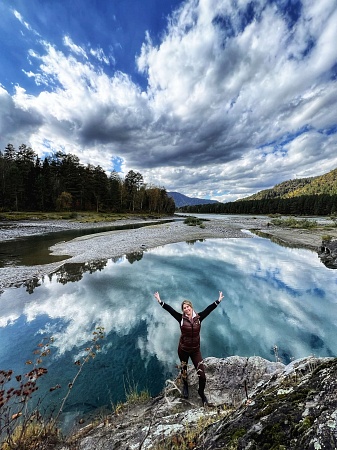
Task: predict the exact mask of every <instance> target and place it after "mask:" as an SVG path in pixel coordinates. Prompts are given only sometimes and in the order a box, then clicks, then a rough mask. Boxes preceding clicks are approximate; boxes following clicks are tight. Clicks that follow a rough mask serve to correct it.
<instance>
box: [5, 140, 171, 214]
mask: <svg viewBox="0 0 337 450" xmlns="http://www.w3.org/2000/svg"><path fill="white" fill-rule="evenodd" d="M0 180H1V186H0V211H1V210H2V211H9V210H14V211H55V210H59V211H63V210H68V211H105V210H106V211H112V212H126V211H132V212H155V213H167V214H172V213H173V212H174V210H175V204H174V201H173V200H172V199H171V198H170V197H168V195H167V192H166V190H165V188H162V187H155V186H147V185H146V184H145V183H144V180H143V176H142V175H141V174H140V173H139V172H134V171H133V170H130V171H129V172H128V173H127V175H126V176H125V178H124V179H122V178H121V177H120V176H119V175H118V173H117V172H111V173H110V175H109V176H108V175H107V174H106V173H105V171H104V170H103V169H102V167H100V166H96V167H95V166H92V165H90V164H88V165H87V166H84V165H82V164H81V163H80V160H79V158H78V157H77V156H75V155H71V154H68V155H67V154H65V153H57V154H55V155H53V156H48V157H46V158H44V159H40V158H39V157H38V156H37V154H36V153H35V152H34V150H33V149H32V148H30V147H27V146H26V145H24V144H22V145H20V147H19V149H18V150H16V149H15V148H14V146H13V145H11V144H8V145H7V146H6V148H5V149H4V151H3V152H2V151H0Z"/></svg>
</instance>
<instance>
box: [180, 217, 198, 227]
mask: <svg viewBox="0 0 337 450" xmlns="http://www.w3.org/2000/svg"><path fill="white" fill-rule="evenodd" d="M184 224H186V225H189V226H190V227H195V226H197V225H199V226H200V225H202V220H201V219H198V217H194V216H190V217H187V218H186V219H185V220H184Z"/></svg>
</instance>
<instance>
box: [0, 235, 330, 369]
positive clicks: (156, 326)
mask: <svg viewBox="0 0 337 450" xmlns="http://www.w3.org/2000/svg"><path fill="white" fill-rule="evenodd" d="M336 283H337V280H336V271H331V270H329V269H327V268H326V267H325V266H323V265H322V264H321V263H320V262H319V260H318V258H317V256H316V255H315V254H314V253H313V252H310V251H307V250H300V249H288V248H283V247H280V246H278V245H277V244H274V243H272V242H270V241H269V240H267V239H262V238H251V239H224V240H221V239H209V240H206V241H203V242H199V241H197V242H195V243H194V244H193V245H191V244H186V243H178V244H171V245H166V246H164V247H158V248H156V249H152V250H149V251H147V252H145V253H144V256H143V258H142V260H141V261H136V262H135V263H134V264H132V265H131V264H130V263H129V262H128V260H127V258H121V259H119V261H118V264H115V263H114V262H113V261H111V260H110V261H108V262H107V263H106V266H105V268H104V269H103V270H101V271H97V272H94V273H83V277H82V279H81V280H80V281H78V282H76V283H70V282H69V283H66V284H62V283H58V282H57V277H56V276H54V277H52V278H51V279H45V280H44V282H43V283H42V284H41V286H40V287H39V288H38V289H36V290H35V291H34V293H33V294H31V295H28V294H27V292H25V291H24V289H21V288H20V289H16V290H13V289H10V290H7V291H5V292H4V293H3V295H2V296H1V303H0V312H1V314H0V326H1V327H2V328H3V332H4V333H5V332H6V328H8V327H9V326H12V327H15V324H16V322H17V321H18V319H19V318H20V317H22V316H24V317H25V318H26V321H27V323H34V322H35V321H36V323H39V325H38V327H37V328H36V331H35V333H42V332H44V333H47V334H50V333H52V334H53V336H54V338H55V346H56V347H57V353H58V355H59V356H60V355H63V354H64V353H65V352H67V351H71V350H74V351H76V352H78V351H79V350H78V349H80V348H81V347H82V346H83V345H85V344H86V343H87V342H88V341H90V340H91V338H92V331H93V330H94V328H95V327H97V326H103V327H104V329H105V332H106V334H107V340H108V342H107V344H109V335H111V336H112V334H114V335H117V336H119V337H123V336H125V337H126V336H131V335H132V334H133V333H135V330H136V329H137V327H138V326H139V324H140V323H144V324H145V325H146V332H145V334H142V335H141V336H134V345H135V348H138V349H139V350H140V351H141V355H142V357H143V359H144V361H145V362H146V361H147V360H149V358H151V357H153V356H155V357H156V358H157V359H158V360H159V361H160V362H162V363H163V364H165V365H169V366H171V367H172V364H174V363H175V362H176V361H177V356H176V348H177V343H178V336H179V326H178V324H177V322H176V321H175V320H174V319H173V318H172V317H171V316H170V315H169V314H168V313H167V312H166V311H164V310H163V309H162V308H161V307H160V306H159V305H158V304H157V302H156V301H155V299H154V298H153V293H154V292H155V291H156V290H158V291H159V292H160V294H161V296H162V299H163V300H164V301H167V302H168V303H170V304H171V305H172V306H173V307H175V308H176V309H179V308H180V303H181V301H182V300H183V299H185V298H188V299H190V300H192V301H193V303H194V306H195V309H196V310H197V311H201V310H202V309H204V308H205V307H206V306H207V305H208V304H209V303H211V302H212V301H214V300H216V299H217V296H218V291H219V290H222V291H223V292H224V295H225V298H224V300H223V302H222V304H221V305H220V306H219V307H218V308H217V309H216V310H215V311H214V312H213V313H212V314H211V315H210V316H209V317H208V318H207V319H206V320H205V322H204V323H203V327H202V328H203V329H202V351H203V356H204V357H206V356H217V357H225V356H230V355H233V354H238V355H242V356H251V355H261V356H263V357H266V358H269V359H271V358H273V357H274V355H273V351H272V348H273V346H274V345H277V346H278V347H279V348H280V352H281V354H282V355H283V357H284V358H291V357H294V358H298V357H301V356H306V355H308V354H312V353H315V354H316V355H317V356H325V355H332V354H334V355H335V354H336V349H337V338H336V333H335V329H336V325H337V319H336V318H337V300H336V296H335V291H336ZM14 292H15V295H13V293H14ZM42 317H46V318H47V319H45V320H43V322H42V324H41V320H42V319H41V318H42Z"/></svg>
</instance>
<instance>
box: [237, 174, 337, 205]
mask: <svg viewBox="0 0 337 450" xmlns="http://www.w3.org/2000/svg"><path fill="white" fill-rule="evenodd" d="M321 194H328V195H337V169H333V170H331V172H328V173H326V174H324V175H320V176H318V177H311V178H299V179H294V180H288V181H284V182H283V183H280V184H277V185H275V186H274V187H273V188H271V189H265V190H263V191H260V192H258V193H257V194H254V195H251V196H250V197H246V198H244V199H242V200H240V201H243V200H264V199H268V198H292V197H299V196H302V195H321Z"/></svg>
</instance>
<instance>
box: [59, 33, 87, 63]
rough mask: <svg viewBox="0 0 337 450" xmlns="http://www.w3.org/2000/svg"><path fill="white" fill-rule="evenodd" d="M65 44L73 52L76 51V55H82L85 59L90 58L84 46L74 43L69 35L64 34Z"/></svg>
mask: <svg viewBox="0 0 337 450" xmlns="http://www.w3.org/2000/svg"><path fill="white" fill-rule="evenodd" d="M63 44H64V45H65V46H66V47H69V48H70V50H71V51H72V52H73V53H75V54H76V55H80V56H83V57H84V58H85V59H88V56H87V54H86V52H85V50H84V49H83V48H82V47H80V46H79V45H76V44H74V42H73V41H72V39H71V38H70V37H69V36H64V38H63Z"/></svg>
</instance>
